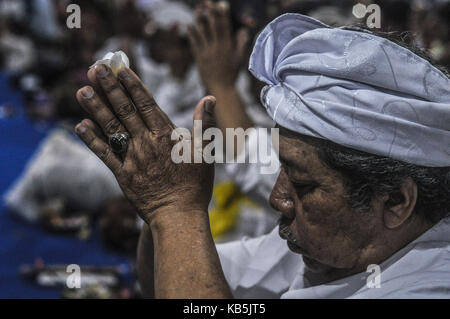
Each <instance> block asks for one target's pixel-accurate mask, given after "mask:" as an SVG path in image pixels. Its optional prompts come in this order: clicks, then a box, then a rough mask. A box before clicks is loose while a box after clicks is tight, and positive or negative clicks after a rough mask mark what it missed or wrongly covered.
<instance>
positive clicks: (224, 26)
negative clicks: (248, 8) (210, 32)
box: [215, 1, 231, 40]
mask: <svg viewBox="0 0 450 319" xmlns="http://www.w3.org/2000/svg"><path fill="white" fill-rule="evenodd" d="M215 12H216V14H217V21H216V24H217V27H216V29H217V33H218V38H219V39H225V40H226V39H229V38H230V36H231V25H230V5H229V4H228V2H226V1H219V2H218V3H217V5H216V10H215Z"/></svg>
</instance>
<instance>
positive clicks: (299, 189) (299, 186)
mask: <svg viewBox="0 0 450 319" xmlns="http://www.w3.org/2000/svg"><path fill="white" fill-rule="evenodd" d="M291 183H292V185H293V186H294V188H295V191H296V193H297V196H298V198H302V197H303V196H305V195H306V194H309V193H311V192H313V191H314V190H315V189H316V188H317V186H318V185H317V184H316V183H307V184H306V183H299V182H295V181H291Z"/></svg>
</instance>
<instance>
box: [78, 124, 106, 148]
mask: <svg viewBox="0 0 450 319" xmlns="http://www.w3.org/2000/svg"><path fill="white" fill-rule="evenodd" d="M83 125H86V126H87V127H88V128H90V129H91V130H92V131H93V132H94V134H95V135H97V136H98V137H99V138H101V139H102V141H104V142H105V143H106V142H107V138H106V136H105V134H103V132H102V130H101V128H100V127H99V126H98V125H97V124H95V123H94V122H92V121H91V120H89V119H85V120H83Z"/></svg>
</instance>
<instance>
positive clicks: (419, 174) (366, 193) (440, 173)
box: [319, 27, 450, 224]
mask: <svg viewBox="0 0 450 319" xmlns="http://www.w3.org/2000/svg"><path fill="white" fill-rule="evenodd" d="M346 28H347V29H353V30H356V31H361V32H370V33H373V34H375V35H377V36H380V37H384V38H387V39H389V40H390V41H393V42H395V43H397V44H398V45H401V46H403V47H405V48H407V49H409V50H410V51H412V52H414V53H415V54H417V55H419V56H420V57H422V58H424V59H426V60H427V61H429V62H430V63H432V64H433V61H432V59H431V58H430V57H429V56H428V54H427V53H426V52H425V51H424V50H422V49H421V48H419V47H417V46H416V45H415V44H414V42H413V40H412V37H411V35H410V34H409V33H407V32H402V33H399V32H389V33H380V32H372V31H367V30H364V29H361V28H359V27H346ZM436 67H437V68H439V69H440V70H441V71H443V73H444V74H445V75H446V76H447V77H450V76H449V73H448V72H447V70H445V69H444V68H442V67H439V66H436ZM449 111H450V110H449ZM321 146H322V147H320V151H319V155H320V157H321V159H322V160H323V161H324V162H325V164H326V165H327V166H329V167H330V168H332V169H335V170H337V171H339V172H341V173H342V174H343V176H344V179H345V183H346V186H347V190H348V194H349V195H348V200H349V203H350V205H351V207H352V208H354V209H355V210H356V211H359V212H366V211H368V210H369V209H370V207H371V203H372V200H373V199H374V198H375V197H376V196H380V195H384V194H387V195H389V200H388V204H389V205H395V204H397V203H400V202H401V201H402V200H403V196H402V195H401V194H400V186H401V185H402V183H403V182H404V181H405V179H407V178H411V179H412V180H413V181H414V182H415V183H416V184H417V188H418V199H417V203H416V206H415V209H414V214H417V215H418V216H420V217H421V218H423V220H425V221H426V222H430V223H433V224H434V223H437V222H438V221H439V220H441V219H443V218H445V217H447V216H449V215H450V167H441V168H436V167H424V166H419V165H414V164H410V163H405V162H402V161H398V160H395V159H392V158H388V157H384V156H379V155H373V154H368V153H365V152H361V151H357V150H353V149H350V148H347V147H344V146H341V145H338V144H335V143H333V142H330V141H324V142H323V143H321Z"/></svg>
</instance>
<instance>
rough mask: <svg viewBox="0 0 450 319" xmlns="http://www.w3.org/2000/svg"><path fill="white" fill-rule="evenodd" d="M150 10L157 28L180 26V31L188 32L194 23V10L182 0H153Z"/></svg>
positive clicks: (181, 32)
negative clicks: (189, 26)
mask: <svg viewBox="0 0 450 319" xmlns="http://www.w3.org/2000/svg"><path fill="white" fill-rule="evenodd" d="M153 2H154V3H152V5H150V6H149V7H148V11H149V13H150V16H151V18H152V21H153V22H154V23H155V25H156V27H157V28H160V29H163V30H170V29H171V28H172V27H173V26H177V27H178V32H179V33H180V34H182V35H184V34H186V32H187V27H188V25H190V24H193V23H194V11H193V10H192V9H191V8H189V6H188V5H186V4H184V3H183V2H180V1H153Z"/></svg>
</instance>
